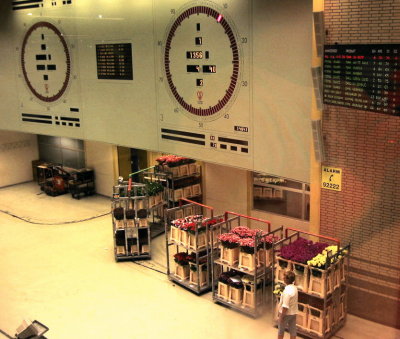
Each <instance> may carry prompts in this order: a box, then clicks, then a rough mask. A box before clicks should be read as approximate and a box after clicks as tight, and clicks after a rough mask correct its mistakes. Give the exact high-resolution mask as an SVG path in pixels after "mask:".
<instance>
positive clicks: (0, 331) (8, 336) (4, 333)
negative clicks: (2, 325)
mask: <svg viewBox="0 0 400 339" xmlns="http://www.w3.org/2000/svg"><path fill="white" fill-rule="evenodd" d="M0 333H1V334H3V335H4V336H5V337H7V338H10V339H13V338H15V337H11V336H10V335H9V334H7V333H6V332H4V331H3V330H0Z"/></svg>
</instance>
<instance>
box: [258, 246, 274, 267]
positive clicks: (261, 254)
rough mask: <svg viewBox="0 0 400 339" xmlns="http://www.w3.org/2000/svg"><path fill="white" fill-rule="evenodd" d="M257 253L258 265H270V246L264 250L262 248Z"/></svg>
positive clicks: (271, 252) (271, 253)
mask: <svg viewBox="0 0 400 339" xmlns="http://www.w3.org/2000/svg"><path fill="white" fill-rule="evenodd" d="M257 253H258V260H259V262H260V265H265V266H267V267H270V266H271V264H272V256H273V251H272V248H269V249H267V250H265V251H264V249H263V248H262V249H260V250H259V251H258V252H257Z"/></svg>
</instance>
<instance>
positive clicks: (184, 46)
mask: <svg viewBox="0 0 400 339" xmlns="http://www.w3.org/2000/svg"><path fill="white" fill-rule="evenodd" d="M236 40H237V39H236V37H235V32H234V30H233V26H232V24H231V23H230V21H229V19H227V18H226V17H225V16H224V15H223V14H222V13H221V12H220V11H219V10H217V9H214V8H212V7H209V6H193V7H190V8H187V9H184V10H183V11H181V13H180V14H178V15H177V16H176V18H175V19H174V20H173V21H172V24H171V25H170V27H169V30H168V31H167V37H166V42H165V49H164V59H163V63H164V71H165V77H166V80H167V81H166V83H167V87H168V90H169V92H170V94H171V96H172V97H173V99H174V100H175V101H176V102H177V103H178V107H177V109H178V110H179V111H181V112H183V113H185V114H186V115H187V116H189V117H191V118H193V119H195V120H215V119H217V118H218V117H219V116H221V114H223V113H224V112H225V111H226V110H227V109H228V108H229V105H230V104H231V103H232V101H233V99H234V97H235V95H236V92H237V91H238V87H239V86H238V82H239V80H240V74H241V66H240V65H241V59H240V49H239V47H238V44H237V41H236Z"/></svg>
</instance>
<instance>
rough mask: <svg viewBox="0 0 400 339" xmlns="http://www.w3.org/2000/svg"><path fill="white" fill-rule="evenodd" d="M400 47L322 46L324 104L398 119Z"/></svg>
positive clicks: (378, 45)
mask: <svg viewBox="0 0 400 339" xmlns="http://www.w3.org/2000/svg"><path fill="white" fill-rule="evenodd" d="M399 57H400V45H399V44H396V45H395V44H385V45H382V44H377V45H326V46H324V71H323V91H324V94H323V95H324V103H325V104H328V105H336V106H343V107H349V108H355V109H361V110H366V111H373V112H378V113H383V114H389V115H396V116H400V67H399V64H400V60H399Z"/></svg>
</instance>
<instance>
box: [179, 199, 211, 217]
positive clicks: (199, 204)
mask: <svg viewBox="0 0 400 339" xmlns="http://www.w3.org/2000/svg"><path fill="white" fill-rule="evenodd" d="M183 201H186V202H188V203H190V204H195V205H198V206H201V207H204V208H207V209H209V210H210V212H211V218H213V217H214V207H211V206H207V205H204V204H201V203H199V202H196V201H193V200H189V199H186V198H179V207H182V202H183Z"/></svg>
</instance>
